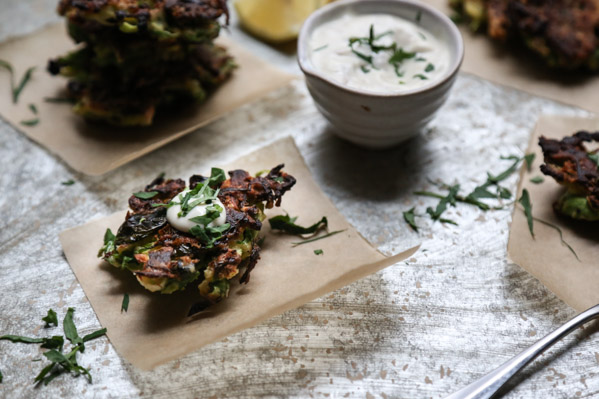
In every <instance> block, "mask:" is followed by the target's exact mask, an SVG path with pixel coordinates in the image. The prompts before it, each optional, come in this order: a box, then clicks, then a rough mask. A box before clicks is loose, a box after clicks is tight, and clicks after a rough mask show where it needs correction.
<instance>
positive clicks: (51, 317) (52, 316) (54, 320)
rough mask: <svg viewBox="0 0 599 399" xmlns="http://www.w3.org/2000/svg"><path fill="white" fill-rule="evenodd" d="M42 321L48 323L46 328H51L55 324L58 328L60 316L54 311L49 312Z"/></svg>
mask: <svg viewBox="0 0 599 399" xmlns="http://www.w3.org/2000/svg"><path fill="white" fill-rule="evenodd" d="M42 321H44V322H45V323H46V325H44V328H48V327H51V326H52V324H54V326H55V327H56V326H58V316H57V315H56V312H55V311H54V310H52V309H49V310H48V315H47V316H46V317H42Z"/></svg>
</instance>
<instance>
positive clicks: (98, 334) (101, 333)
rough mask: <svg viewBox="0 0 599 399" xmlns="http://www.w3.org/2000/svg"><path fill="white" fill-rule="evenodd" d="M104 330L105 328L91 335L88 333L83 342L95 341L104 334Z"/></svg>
mask: <svg viewBox="0 0 599 399" xmlns="http://www.w3.org/2000/svg"><path fill="white" fill-rule="evenodd" d="M106 331H107V330H106V329H105V328H101V329H99V330H96V331H94V332H92V333H89V334H87V335H84V336H83V342H87V341H91V340H92V339H96V338H99V337H101V336H102V335H104V334H106Z"/></svg>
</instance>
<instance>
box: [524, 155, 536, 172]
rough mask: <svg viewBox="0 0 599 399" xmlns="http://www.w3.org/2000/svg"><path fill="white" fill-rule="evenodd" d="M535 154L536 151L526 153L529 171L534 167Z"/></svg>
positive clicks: (525, 158)
mask: <svg viewBox="0 0 599 399" xmlns="http://www.w3.org/2000/svg"><path fill="white" fill-rule="evenodd" d="M535 156H536V154H535V153H534V152H532V153H530V154H526V155H524V161H525V162H526V170H528V171H529V172H530V171H531V169H532V163H533V162H534V160H535Z"/></svg>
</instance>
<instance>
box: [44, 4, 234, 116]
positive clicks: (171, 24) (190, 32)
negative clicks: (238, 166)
mask: <svg viewBox="0 0 599 399" xmlns="http://www.w3.org/2000/svg"><path fill="white" fill-rule="evenodd" d="M58 12H59V14H60V15H63V16H65V17H66V19H67V26H68V30H69V34H70V36H71V37H72V38H73V39H74V40H75V42H77V43H81V44H82V46H81V48H80V49H79V50H76V51H73V52H71V53H69V54H67V55H66V56H64V57H60V58H57V59H55V60H50V62H49V64H48V70H49V71H50V73H52V74H54V75H57V74H60V75H63V76H66V77H68V78H70V81H69V84H68V92H69V95H70V96H71V97H72V99H73V100H75V101H76V105H75V107H74V110H75V112H77V113H78V114H80V115H82V116H84V117H85V118H87V119H91V120H99V121H104V122H107V123H110V124H113V125H120V126H147V125H150V124H151V123H152V121H153V119H154V115H155V113H156V110H157V109H163V108H166V107H173V106H177V107H178V106H181V105H186V104H189V103H194V102H200V101H203V100H204V99H205V98H206V95H207V93H208V91H209V90H210V89H212V88H214V87H215V86H217V85H219V84H220V83H222V82H223V81H224V80H225V79H227V77H228V76H229V75H230V74H231V72H232V70H233V69H234V67H235V64H234V63H233V60H232V58H231V57H229V56H228V55H227V53H226V51H225V49H224V48H222V47H219V46H217V45H215V44H214V43H213V40H214V39H215V38H216V37H217V36H218V34H219V31H220V23H219V22H218V18H219V17H221V16H222V15H223V14H224V15H225V16H226V17H227V19H228V10H227V5H226V0H61V1H60V3H59V5H58Z"/></svg>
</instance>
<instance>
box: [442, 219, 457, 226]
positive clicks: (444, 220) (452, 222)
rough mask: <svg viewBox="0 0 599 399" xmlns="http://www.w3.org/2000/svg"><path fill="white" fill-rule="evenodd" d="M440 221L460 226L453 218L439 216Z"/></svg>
mask: <svg viewBox="0 0 599 399" xmlns="http://www.w3.org/2000/svg"><path fill="white" fill-rule="evenodd" d="M439 222H441V223H449V224H453V225H454V226H458V224H457V223H456V222H454V221H453V220H451V219H443V218H439Z"/></svg>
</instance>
